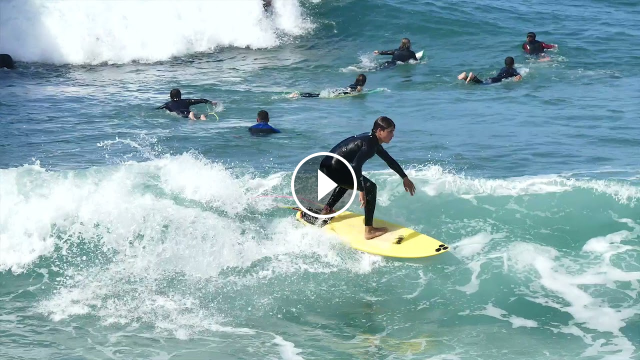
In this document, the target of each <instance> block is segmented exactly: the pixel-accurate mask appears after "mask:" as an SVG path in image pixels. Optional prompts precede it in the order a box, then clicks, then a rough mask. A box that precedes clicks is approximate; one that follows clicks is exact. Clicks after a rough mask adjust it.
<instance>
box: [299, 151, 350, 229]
mask: <svg viewBox="0 0 640 360" xmlns="http://www.w3.org/2000/svg"><path fill="white" fill-rule="evenodd" d="M320 155H325V156H333V157H334V158H336V159H339V160H340V161H342V162H343V163H344V164H345V165H347V168H348V169H349V171H350V172H351V176H352V177H353V194H351V200H349V203H348V204H347V206H345V207H344V208H343V209H342V210H340V211H338V212H335V213H333V214H327V215H320V214H316V213H313V212H311V211H309V210H308V209H307V208H305V207H304V206H302V204H301V203H300V200H298V197H297V196H296V189H295V186H294V185H293V184H294V181H295V179H296V175H297V174H298V170H300V166H302V164H304V162H305V161H307V160H309V159H311V158H312V157H316V156H320ZM357 191H358V180H357V179H356V173H355V172H354V171H353V168H352V167H351V165H349V163H348V162H347V160H345V159H344V158H343V157H342V156H340V155H336V154H334V153H330V152H325V151H322V152H317V153H313V154H311V155H309V156H307V157H306V158H304V159H302V161H300V162H299V163H298V166H296V169H295V170H293V176H292V177H291V193H292V194H293V200H295V201H296V204H298V206H300V209H302V211H304V212H305V213H307V214H308V215H311V216H313V217H317V218H320V219H330V218H332V217H334V216H338V215H340V214H342V213H343V212H344V211H346V210H347V209H348V208H349V206H351V204H352V203H353V200H355V198H356V192H357Z"/></svg>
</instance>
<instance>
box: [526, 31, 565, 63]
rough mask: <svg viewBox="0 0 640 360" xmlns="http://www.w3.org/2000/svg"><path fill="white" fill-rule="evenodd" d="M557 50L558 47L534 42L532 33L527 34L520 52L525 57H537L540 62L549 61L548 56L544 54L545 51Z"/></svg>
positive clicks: (534, 38)
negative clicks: (522, 51)
mask: <svg viewBox="0 0 640 360" xmlns="http://www.w3.org/2000/svg"><path fill="white" fill-rule="evenodd" d="M557 48H558V45H556V44H547V43H544V42H542V41H539V40H536V33H534V32H528V33H527V41H525V42H524V43H522V50H524V52H525V53H527V55H533V56H536V57H538V59H539V60H540V61H547V60H551V58H550V57H549V55H547V54H545V50H548V49H557Z"/></svg>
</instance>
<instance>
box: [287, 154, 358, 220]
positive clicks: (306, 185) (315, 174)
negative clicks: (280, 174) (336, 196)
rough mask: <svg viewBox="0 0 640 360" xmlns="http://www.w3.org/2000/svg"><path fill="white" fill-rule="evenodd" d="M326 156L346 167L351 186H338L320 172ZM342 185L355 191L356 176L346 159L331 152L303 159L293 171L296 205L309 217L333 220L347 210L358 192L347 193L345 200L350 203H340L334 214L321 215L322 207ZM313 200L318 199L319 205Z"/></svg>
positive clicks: (292, 184) (292, 186) (293, 192)
mask: <svg viewBox="0 0 640 360" xmlns="http://www.w3.org/2000/svg"><path fill="white" fill-rule="evenodd" d="M326 156H332V157H334V158H336V159H338V160H340V161H341V162H342V163H343V164H345V165H346V167H347V169H349V172H351V177H352V180H353V182H352V183H351V184H337V183H336V182H335V181H334V180H332V179H331V178H330V177H329V176H327V175H326V174H324V173H323V172H322V171H320V170H319V169H320V163H321V162H322V160H323V159H324V158H325V157H326ZM340 185H342V186H343V187H345V188H347V189H355V188H356V187H355V185H356V174H355V172H354V171H353V168H352V167H351V165H350V164H349V163H348V162H347V161H346V160H345V159H344V158H342V157H341V156H339V155H336V154H333V153H330V152H317V153H314V154H311V155H309V156H307V157H306V158H304V159H302V161H300V163H298V166H296V169H295V170H294V171H293V176H292V177H291V192H292V195H293V199H294V200H295V202H296V204H297V205H298V206H299V207H300V209H301V210H302V211H304V212H305V213H307V214H308V215H311V216H314V217H317V218H322V219H326V218H332V217H334V216H336V215H338V214H340V213H342V212H343V211H345V210H347V209H348V208H349V206H351V204H352V203H353V200H354V199H355V198H356V191H353V190H349V191H350V192H351V194H349V192H347V193H346V194H345V196H344V198H347V199H349V201H348V202H347V201H344V200H343V201H340V202H338V204H336V205H335V206H334V213H332V214H328V215H320V211H321V210H322V207H324V204H326V203H327V201H328V200H329V198H330V195H331V194H332V193H333V191H334V190H335V189H336V188H338V187H339V186H340ZM349 195H350V196H349ZM313 198H315V199H317V203H316V201H314V200H310V199H313ZM344 198H343V199H344ZM300 200H303V201H300ZM303 203H306V204H307V207H305V206H304V205H303ZM312 203H316V204H315V205H314V206H315V207H314V206H312Z"/></svg>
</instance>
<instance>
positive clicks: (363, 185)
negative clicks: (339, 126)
mask: <svg viewBox="0 0 640 360" xmlns="http://www.w3.org/2000/svg"><path fill="white" fill-rule="evenodd" d="M329 152H331V153H334V154H336V155H339V156H341V157H342V158H344V159H345V160H346V161H347V162H348V163H349V164H350V165H351V167H352V168H353V171H354V172H355V174H356V180H357V188H358V190H359V191H364V194H365V198H366V204H365V207H364V225H365V226H373V213H374V211H375V209H376V195H377V186H376V184H375V183H374V182H373V181H371V180H369V179H368V178H367V177H366V176H364V175H362V165H364V163H365V162H366V161H367V160H369V159H371V158H372V157H373V156H374V155H376V154H377V155H378V156H379V157H380V158H381V159H382V160H384V162H386V163H387V165H388V166H389V167H390V168H391V170H393V171H395V172H396V173H397V174H398V175H400V177H401V178H403V179H404V178H405V177H407V174H405V173H404V171H403V170H402V167H401V166H400V164H398V162H397V161H395V160H394V159H393V158H392V157H391V155H389V153H388V152H387V151H386V150H385V149H383V148H382V145H380V142H379V141H378V138H377V137H376V136H375V134H373V133H363V134H360V135H356V136H351V137H349V138H346V139H344V140H342V141H341V142H340V143H339V144H338V145H336V146H334V147H333V149H331V150H330V151H329ZM320 171H322V173H324V174H325V175H327V176H328V177H329V178H330V179H331V180H333V181H334V182H335V183H336V184H338V185H339V186H338V187H337V188H336V189H335V190H334V191H333V193H332V194H331V197H330V198H329V201H328V202H327V207H329V208H330V209H333V207H334V206H335V205H336V204H337V203H338V201H340V199H342V197H343V196H344V194H346V193H347V190H353V178H352V176H351V172H350V171H349V169H348V168H347V167H346V166H345V165H344V163H343V162H342V161H340V160H339V159H336V158H334V157H333V156H325V157H324V159H322V162H321V163H320Z"/></svg>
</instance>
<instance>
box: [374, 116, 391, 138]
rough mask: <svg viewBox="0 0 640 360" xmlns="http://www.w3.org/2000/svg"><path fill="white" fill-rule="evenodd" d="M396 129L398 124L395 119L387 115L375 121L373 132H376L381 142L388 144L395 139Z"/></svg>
mask: <svg viewBox="0 0 640 360" xmlns="http://www.w3.org/2000/svg"><path fill="white" fill-rule="evenodd" d="M395 131H396V124H395V123H394V122H393V120H391V119H389V118H388V117H386V116H380V117H379V118H377V119H376V121H374V122H373V129H371V133H372V134H374V135H375V136H376V137H377V138H378V141H380V143H384V144H388V143H389V142H390V141H391V139H393V134H394V132H395Z"/></svg>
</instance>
